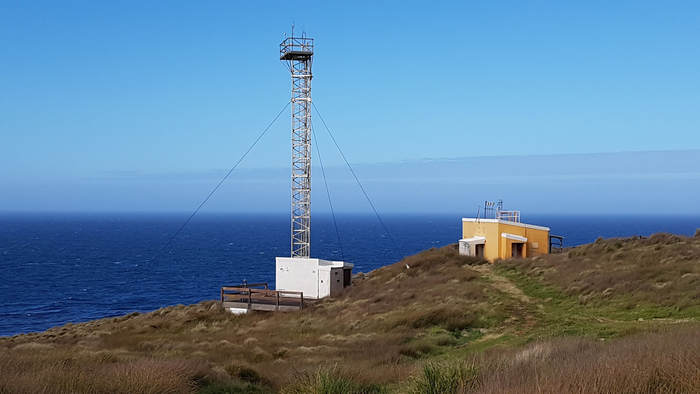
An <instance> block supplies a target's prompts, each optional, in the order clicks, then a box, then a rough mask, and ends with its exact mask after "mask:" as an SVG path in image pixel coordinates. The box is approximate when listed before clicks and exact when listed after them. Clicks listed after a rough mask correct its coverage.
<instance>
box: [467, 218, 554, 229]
mask: <svg viewBox="0 0 700 394" xmlns="http://www.w3.org/2000/svg"><path fill="white" fill-rule="evenodd" d="M477 221H478V222H483V223H501V224H509V225H512V226H519V227H525V228H531V229H533V230H542V231H549V227H542V226H535V225H534V224H525V223H520V222H511V221H509V220H498V219H476V218H462V222H477Z"/></svg>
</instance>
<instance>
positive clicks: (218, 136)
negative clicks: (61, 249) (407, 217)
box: [0, 1, 700, 214]
mask: <svg viewBox="0 0 700 394" xmlns="http://www.w3.org/2000/svg"><path fill="white" fill-rule="evenodd" d="M292 22H294V23H295V24H296V28H297V31H299V30H301V29H303V30H305V31H306V32H307V33H308V34H309V35H310V36H311V37H314V38H315V39H316V57H315V60H314V86H313V98H314V101H315V103H316V105H317V106H318V108H319V110H320V111H321V114H322V115H323V116H324V118H325V120H326V122H327V123H328V125H329V126H330V128H331V130H332V131H333V133H334V135H335V136H336V138H337V140H338V142H339V143H340V145H341V147H342V148H343V149H344V151H345V154H346V156H347V157H348V159H349V160H350V161H351V162H352V163H354V164H356V165H357V166H358V173H359V174H360V175H362V176H364V179H366V182H367V183H368V185H367V187H368V189H369V190H370V191H371V196H372V197H373V198H374V199H376V200H377V205H378V206H379V208H380V209H382V210H385V211H392V210H397V211H408V212H432V211H445V210H448V211H451V212H452V211H454V212H461V211H466V212H471V211H474V207H476V205H478V204H480V203H481V202H482V201H483V200H485V199H498V198H504V199H506V198H507V199H506V201H507V202H510V203H511V204H509V205H510V207H511V208H514V209H517V208H521V209H527V210H529V211H532V212H550V211H552V210H554V211H561V212H574V213H575V212H580V213H586V212H606V211H610V210H612V211H613V212H618V211H620V210H619V207H620V206H621V205H618V204H613V203H612V202H616V201H620V202H621V203H625V204H626V205H624V207H625V208H624V209H622V211H625V212H629V213H643V212H651V213H664V212H667V211H674V210H675V208H672V206H673V205H674V204H669V203H668V201H669V200H672V201H687V202H686V203H684V204H683V205H684V207H685V208H684V209H685V210H687V211H690V212H693V213H695V214H700V202H697V200H698V199H696V198H693V197H691V196H697V194H698V193H697V192H698V186H697V184H698V183H700V182H698V180H699V179H700V177H699V176H698V174H699V173H700V169H698V168H697V164H696V161H697V159H695V158H696V157H700V128H699V127H698V125H700V73H698V70H700V50H699V47H700V3H699V2H697V1H688V2H683V1H673V2H644V1H635V2H632V1H619V2H603V1H600V2H596V1H590V2H554V1H549V2H545V1H533V2H516V1H513V2H506V1H493V2H461V1H460V2H440V3H437V4H436V3H435V2H430V3H429V2H410V1H401V2H376V1H372V2H369V1H367V2H363V1H354V2H344V3H339V2H320V1H307V2H304V3H301V5H296V3H293V2H289V1H285V2H272V1H266V2H234V1H226V2H224V1H207V2H191V1H119V2H116V1H115V2H106V1H104V2H103V1H100V2H95V1H62V2H50V1H0V211H46V210H58V211H61V210H68V211H72V210H88V211H162V210H175V211H191V210H193V209H194V208H196V206H198V205H199V202H201V200H202V199H203V198H204V197H205V196H206V195H207V194H208V192H209V191H210V190H211V188H213V187H214V186H215V185H216V183H217V179H216V178H217V177H218V176H220V175H223V173H225V171H226V170H227V169H229V168H230V167H231V166H232V165H233V164H234V163H235V162H236V161H237V160H238V159H239V158H240V156H241V155H242V154H243V152H245V150H246V149H247V148H248V147H249V146H250V144H251V143H252V142H253V141H254V140H255V138H256V137H257V136H258V135H259V133H260V132H261V131H262V130H263V129H264V128H265V126H267V124H268V123H269V122H270V121H271V120H272V118H274V116H275V115H276V114H277V113H278V112H279V111H280V110H281V109H282V108H283V107H284V105H285V104H286V102H287V101H288V99H289V96H290V78H289V75H288V72H287V70H286V69H285V68H284V67H283V66H282V65H281V64H280V63H279V61H278V60H277V59H278V49H279V47H278V45H279V43H280V42H281V41H282V40H283V39H284V33H285V32H286V33H289V32H290V30H291V24H292ZM314 115H316V114H314ZM315 119H316V126H317V132H318V137H319V145H320V146H321V148H322V152H321V153H322V154H323V158H324V162H325V163H326V164H327V165H328V166H329V167H332V168H337V171H330V172H331V173H337V174H338V180H335V181H334V180H331V186H334V187H333V188H331V193H333V194H335V195H338V196H340V197H338V198H339V199H340V201H343V198H345V197H347V196H351V195H355V193H356V190H355V189H352V188H353V186H352V184H351V183H350V182H346V181H344V180H343V179H344V178H343V176H345V175H342V174H341V170H340V167H339V166H340V164H342V161H341V158H340V156H339V155H338V154H337V152H335V151H334V150H333V147H332V145H331V144H330V141H329V140H328V138H327V136H326V135H325V134H323V130H322V129H321V127H320V123H319V122H318V118H317V117H316V118H315ZM289 137H290V120H289V114H285V115H284V116H282V117H281V118H280V120H279V121H278V122H277V123H276V124H275V125H274V126H273V128H271V129H270V131H269V133H268V134H267V135H266V136H265V138H264V139H263V140H262V141H261V142H260V144H259V145H258V146H257V147H256V148H255V150H254V151H253V152H252V153H251V154H250V156H249V157H247V158H246V160H245V161H244V162H243V163H242V165H241V168H242V170H244V171H243V172H242V173H240V174H238V173H234V176H233V177H232V179H231V180H230V181H228V182H227V183H226V184H225V186H224V187H223V188H222V190H221V191H220V192H219V193H218V194H217V195H216V196H215V198H214V199H213V200H212V202H211V203H212V204H211V207H209V206H208V207H207V209H212V210H239V209H245V210H249V211H282V210H285V209H287V207H288V206H289V202H288V201H287V200H288V198H289V192H288V190H287V188H288V186H289V184H288V178H287V179H284V178H283V177H282V176H281V175H274V176H273V175H270V174H284V171H285V169H286V168H287V167H288V165H289V160H290V147H289V145H290V138H289ZM678 151H682V152H681V153H678ZM615 152H641V153H638V154H635V155H632V156H630V155H629V154H625V153H617V154H612V153H615ZM645 152H646V153H645ZM598 153H610V154H609V155H603V156H596V155H593V156H587V154H598ZM479 157H485V159H483V160H475V159H474V158H479ZM548 158H549V159H548ZM550 159H552V160H554V161H552V160H550ZM436 162H438V163H440V165H439V166H435V163H436ZM430 163H432V164H430ZM502 163H512V165H511V166H510V167H508V166H506V167H504V166H503V165H501V164H502ZM543 163H544V164H543ZM600 163H605V165H604V166H601V165H600ZM649 163H652V164H651V165H650V164H649ZM657 163H658V167H659V168H663V169H664V170H663V171H660V170H658V169H656V168H657V166H656V164H657ZM668 163H675V164H674V166H673V167H671V168H669V166H668V165H667V164H668ZM542 166H548V168H558V169H559V170H558V172H556V174H551V173H546V174H543V173H542ZM387 168H388V169H390V170H386V171H384V172H382V169H387ZM417 169H421V170H423V175H421V176H416V175H415V174H416V171H417ZM426 169H430V171H433V172H431V173H430V174H428V175H425V171H427V170H426ZM620 169H625V170H624V171H622V172H621V170H620ZM387 171H388V172H387ZM582 171H583V173H582ZM505 173H509V174H505ZM314 174H315V176H316V177H315V183H314V185H315V186H314V190H315V192H318V191H320V190H321V183H319V182H320V179H319V178H320V177H318V176H317V175H318V174H320V172H319V171H318V170H315V173H314ZM376 174H385V177H384V178H381V177H377V176H375V175H376ZM436 174H437V175H436ZM512 176H515V178H513V177H512ZM553 176H556V177H557V178H556V180H553V178H551V177H553ZM469 177H471V178H469ZM436 178H439V179H440V182H436V181H435V179H436ZM467 178H469V179H471V180H470V181H465V179H467ZM361 179H363V178H362V177H361ZM428 180H432V181H433V184H432V185H430V182H428ZM333 182H335V183H333ZM518 182H520V183H518ZM556 182H565V185H564V186H562V185H561V184H558V183H556ZM518 184H520V186H518ZM399 185H400V186H399ZM334 189H335V190H334ZM408 196H410V197H408ZM346 199H347V200H348V201H347V204H346V207H347V210H361V209H362V207H361V205H358V204H356V203H354V202H352V201H350V199H349V198H346ZM324 200H325V196H323V195H318V193H316V197H314V201H317V202H318V203H317V206H318V207H319V208H318V209H323V201H324ZM341 205H342V204H341ZM611 206H612V207H618V208H611Z"/></svg>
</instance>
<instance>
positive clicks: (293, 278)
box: [275, 257, 319, 298]
mask: <svg viewBox="0 0 700 394" xmlns="http://www.w3.org/2000/svg"><path fill="white" fill-rule="evenodd" d="M276 263H277V264H276V271H275V272H276V273H277V274H276V281H275V282H276V283H275V289H277V290H289V291H302V292H304V297H309V298H318V295H319V273H318V271H319V264H318V263H319V259H302V258H292V257H278V258H277V259H276Z"/></svg>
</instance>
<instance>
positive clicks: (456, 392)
mask: <svg viewBox="0 0 700 394" xmlns="http://www.w3.org/2000/svg"><path fill="white" fill-rule="evenodd" d="M421 372H422V373H421V374H420V375H419V376H417V377H416V378H414V381H413V387H412V388H411V390H410V393H411V394H462V393H468V392H471V391H473V390H475V389H476V388H477V387H478V386H479V368H478V366H477V365H476V364H474V363H467V362H460V363H452V364H446V363H435V362H428V363H426V364H425V365H424V366H423V370H422V371H421Z"/></svg>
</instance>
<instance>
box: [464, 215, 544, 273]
mask: <svg viewBox="0 0 700 394" xmlns="http://www.w3.org/2000/svg"><path fill="white" fill-rule="evenodd" d="M495 217H496V218H494V219H480V218H464V219H462V239H460V240H459V253H460V254H462V255H467V256H479V257H483V258H485V259H487V260H489V261H492V262H493V261H494V260H496V259H508V258H511V257H531V256H535V255H538V254H547V253H549V242H550V238H549V228H547V227H541V226H535V225H532V224H525V223H521V222H520V212H517V211H509V212H496V215H495Z"/></svg>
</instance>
